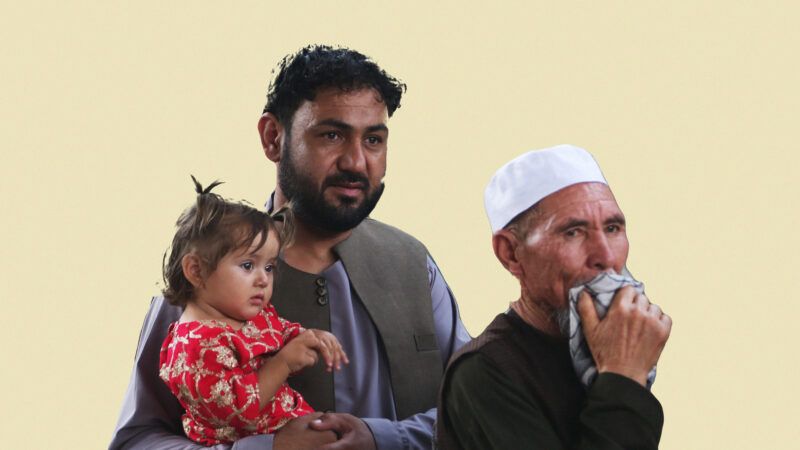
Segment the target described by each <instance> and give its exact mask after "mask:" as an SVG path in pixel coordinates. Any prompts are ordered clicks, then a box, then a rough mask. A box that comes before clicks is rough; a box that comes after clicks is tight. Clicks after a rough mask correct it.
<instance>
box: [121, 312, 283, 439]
mask: <svg viewBox="0 0 800 450" xmlns="http://www.w3.org/2000/svg"><path fill="white" fill-rule="evenodd" d="M180 314H181V310H180V308H178V307H175V306H172V305H169V304H168V303H167V302H166V301H164V299H163V298H162V297H154V298H153V300H152V301H151V303H150V310H149V311H148V312H147V315H146V316H145V319H144V324H143V325H142V331H141V333H140V335H139V345H138V347H137V349H136V356H135V360H134V366H133V373H132V374H131V379H130V382H129V384H128V389H127V391H126V393H125V399H124V401H123V404H122V409H121V411H120V417H119V420H118V422H117V427H116V430H115V431H114V435H113V437H112V440H111V443H110V444H109V447H108V448H109V450H116V449H131V450H201V449H206V448H209V447H203V446H201V445H199V444H196V443H194V442H192V441H191V440H189V439H187V438H186V437H185V436H184V435H183V431H182V429H181V415H182V414H183V408H182V407H181V405H180V403H178V400H177V399H175V397H174V396H173V395H172V393H171V392H170V391H169V389H168V388H167V386H166V385H165V384H164V382H162V381H161V380H160V379H159V378H158V357H159V351H160V349H161V344H162V342H163V341H164V338H165V336H166V333H167V329H168V327H169V324H170V323H171V322H174V321H175V320H177V319H178V317H180ZM212 448H214V449H215V450H229V449H233V450H255V449H260V450H265V449H266V450H271V449H272V435H259V436H251V437H247V438H244V439H240V440H238V441H236V443H235V445H233V446H230V445H225V444H220V445H216V446H214V447H212Z"/></svg>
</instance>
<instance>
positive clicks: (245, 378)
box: [159, 305, 313, 445]
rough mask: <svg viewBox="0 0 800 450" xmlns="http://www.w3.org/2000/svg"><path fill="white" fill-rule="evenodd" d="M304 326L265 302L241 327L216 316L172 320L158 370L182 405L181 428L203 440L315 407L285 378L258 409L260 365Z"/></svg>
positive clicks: (256, 429) (223, 438) (255, 430)
mask: <svg viewBox="0 0 800 450" xmlns="http://www.w3.org/2000/svg"><path fill="white" fill-rule="evenodd" d="M301 330H302V328H301V327H300V325H299V324H297V323H292V322H289V321H288V320H285V319H283V318H281V317H279V316H278V313H277V312H276V311H275V308H274V307H272V305H268V306H267V307H266V308H264V310H263V311H261V312H260V313H259V314H258V315H257V316H256V317H254V318H253V319H252V320H249V321H247V322H246V323H245V325H244V326H243V327H242V328H241V329H240V330H238V331H237V330H234V329H233V328H231V327H230V326H229V325H227V324H225V323H223V322H220V321H216V320H202V321H195V322H184V323H177V322H176V323H173V324H172V325H170V327H169V332H168V334H167V338H166V339H165V340H164V344H163V345H162V347H161V355H160V361H159V367H160V370H159V376H160V377H161V379H162V380H164V382H165V383H167V386H169V389H170V390H171V391H172V393H173V394H175V396H176V397H178V400H179V401H180V402H181V405H183V407H184V408H185V409H186V414H184V415H183V429H184V431H185V432H186V436H188V437H189V438H190V439H192V440H194V441H196V442H199V443H201V444H205V445H214V444H220V443H230V442H233V441H235V440H236V439H239V438H242V437H245V436H250V435H253V434H265V433H274V432H275V431H277V430H278V429H279V428H280V427H282V426H283V425H284V424H286V422H288V421H290V420H292V419H294V418H297V417H300V416H304V415H306V414H309V413H311V412H313V409H311V406H309V405H308V403H306V401H305V400H303V397H302V396H300V394H299V393H298V392H297V391H295V390H294V389H292V388H290V387H289V386H288V385H287V384H286V383H283V385H281V387H280V388H278V391H277V392H275V396H274V397H273V398H272V399H271V400H270V401H269V402H268V403H267V404H266V405H265V406H264V408H261V409H259V407H258V405H259V398H258V369H259V367H261V365H262V364H263V363H264V359H265V357H269V356H271V355H273V354H274V353H275V352H277V351H278V350H280V349H281V348H282V347H283V345H284V344H286V343H287V342H288V341H289V340H291V339H292V338H294V337H295V336H297V335H298V334H300V331H301Z"/></svg>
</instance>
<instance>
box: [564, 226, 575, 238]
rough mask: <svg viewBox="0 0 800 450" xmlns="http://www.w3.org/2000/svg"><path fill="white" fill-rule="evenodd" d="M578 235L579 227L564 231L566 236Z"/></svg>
mask: <svg viewBox="0 0 800 450" xmlns="http://www.w3.org/2000/svg"><path fill="white" fill-rule="evenodd" d="M577 235H578V229H577V228H572V229H570V230H567V231H565V232H564V236H566V237H575V236H577Z"/></svg>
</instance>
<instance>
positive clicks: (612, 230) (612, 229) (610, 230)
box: [606, 225, 621, 233]
mask: <svg viewBox="0 0 800 450" xmlns="http://www.w3.org/2000/svg"><path fill="white" fill-rule="evenodd" d="M620 230H621V228H620V226H619V225H609V226H607V227H606V231H607V232H608V233H618V232H619V231H620Z"/></svg>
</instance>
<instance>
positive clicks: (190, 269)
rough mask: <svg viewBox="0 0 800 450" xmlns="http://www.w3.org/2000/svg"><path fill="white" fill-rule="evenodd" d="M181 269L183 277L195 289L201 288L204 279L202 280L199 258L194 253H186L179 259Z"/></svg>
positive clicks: (201, 266) (201, 267)
mask: <svg viewBox="0 0 800 450" xmlns="http://www.w3.org/2000/svg"><path fill="white" fill-rule="evenodd" d="M181 269H183V276H184V277H186V279H187V280H189V283H192V286H194V287H195V288H199V287H203V286H204V285H205V279H204V278H203V263H202V261H200V258H199V257H198V256H197V255H195V254H194V253H187V254H185V255H183V258H182V259H181Z"/></svg>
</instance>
